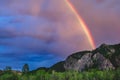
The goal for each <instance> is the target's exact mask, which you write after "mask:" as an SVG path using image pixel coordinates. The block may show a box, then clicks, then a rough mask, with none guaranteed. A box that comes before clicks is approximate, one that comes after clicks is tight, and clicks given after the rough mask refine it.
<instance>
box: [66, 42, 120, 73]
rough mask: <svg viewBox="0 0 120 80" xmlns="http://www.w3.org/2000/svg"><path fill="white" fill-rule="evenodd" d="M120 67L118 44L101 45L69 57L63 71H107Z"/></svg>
mask: <svg viewBox="0 0 120 80" xmlns="http://www.w3.org/2000/svg"><path fill="white" fill-rule="evenodd" d="M119 67H120V44H117V45H106V44H102V45H101V46H100V47H99V48H97V49H95V50H93V51H83V52H78V53H75V54H72V55H70V56H69V57H68V58H67V59H66V60H65V63H64V68H65V70H76V71H84V70H88V69H99V70H109V69H115V68H119Z"/></svg>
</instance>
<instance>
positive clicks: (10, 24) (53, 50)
mask: <svg viewBox="0 0 120 80" xmlns="http://www.w3.org/2000/svg"><path fill="white" fill-rule="evenodd" d="M0 2H1V3H3V4H4V5H0V12H1V13H0V45H1V46H0V54H1V56H0V58H2V60H1V63H2V65H3V66H5V65H11V64H13V63H18V64H17V65H16V67H17V66H19V65H23V64H24V63H29V64H30V65H31V64H32V65H34V66H33V67H34V68H35V66H36V65H37V66H36V67H39V66H42V65H43V66H44V65H46V66H50V65H51V64H53V63H54V62H56V61H59V60H61V59H65V58H66V57H67V56H68V55H70V54H72V53H73V52H77V51H79V50H84V49H91V47H90V45H89V42H88V40H87V38H86V35H85V33H84V32H83V30H82V28H81V27H80V25H79V24H78V21H77V19H76V17H75V15H74V14H73V13H72V12H71V10H70V9H69V8H68V6H67V5H66V3H65V2H64V1H61V0H59V1H56V0H52V1H49V0H26V1H24V0H9V1H7V0H5V1H4V2H3V1H2V0H0ZM43 54H44V55H43ZM34 55H36V56H38V57H36V56H35V57H34ZM41 55H43V56H41ZM49 55H53V56H54V57H53V58H51V57H50V58H49ZM30 56H31V57H30ZM42 57H46V58H45V59H44V58H42ZM7 58H8V59H10V60H7ZM16 59H17V60H16ZM49 59H51V60H49ZM4 61H6V63H3V62H4ZM8 61H11V63H8ZM13 61H15V62H13ZM38 65H39V66H38ZM11 66H13V65H11ZM16 67H14V68H16Z"/></svg>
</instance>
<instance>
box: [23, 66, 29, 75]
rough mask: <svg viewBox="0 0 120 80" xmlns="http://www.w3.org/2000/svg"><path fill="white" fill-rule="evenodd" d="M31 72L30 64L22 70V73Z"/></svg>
mask: <svg viewBox="0 0 120 80" xmlns="http://www.w3.org/2000/svg"><path fill="white" fill-rule="evenodd" d="M28 72H29V65H28V64H24V66H23V68H22V73H23V74H25V73H28Z"/></svg>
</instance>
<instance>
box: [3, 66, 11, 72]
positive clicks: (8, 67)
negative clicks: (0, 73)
mask: <svg viewBox="0 0 120 80" xmlns="http://www.w3.org/2000/svg"><path fill="white" fill-rule="evenodd" d="M11 70H12V68H11V67H10V66H6V67H5V69H4V71H7V72H9V71H11Z"/></svg>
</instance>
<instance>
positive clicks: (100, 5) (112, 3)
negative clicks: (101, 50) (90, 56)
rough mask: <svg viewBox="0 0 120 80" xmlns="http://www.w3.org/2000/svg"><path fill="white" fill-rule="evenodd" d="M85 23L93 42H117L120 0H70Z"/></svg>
mask: <svg viewBox="0 0 120 80" xmlns="http://www.w3.org/2000/svg"><path fill="white" fill-rule="evenodd" d="M71 2H72V3H73V4H74V6H75V7H76V8H77V10H78V12H79V14H80V15H81V16H82V17H83V19H84V20H85V22H86V23H87V25H88V27H89V29H90V31H91V32H92V34H93V36H94V39H95V42H96V44H97V46H98V45H100V44H101V43H103V42H104V43H109V44H113V43H119V41H120V38H119V36H117V35H118V34H119V32H120V23H119V21H120V15H119V14H120V8H119V7H120V1H119V0H93V1H90V0H76V1H74V0H71Z"/></svg>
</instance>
